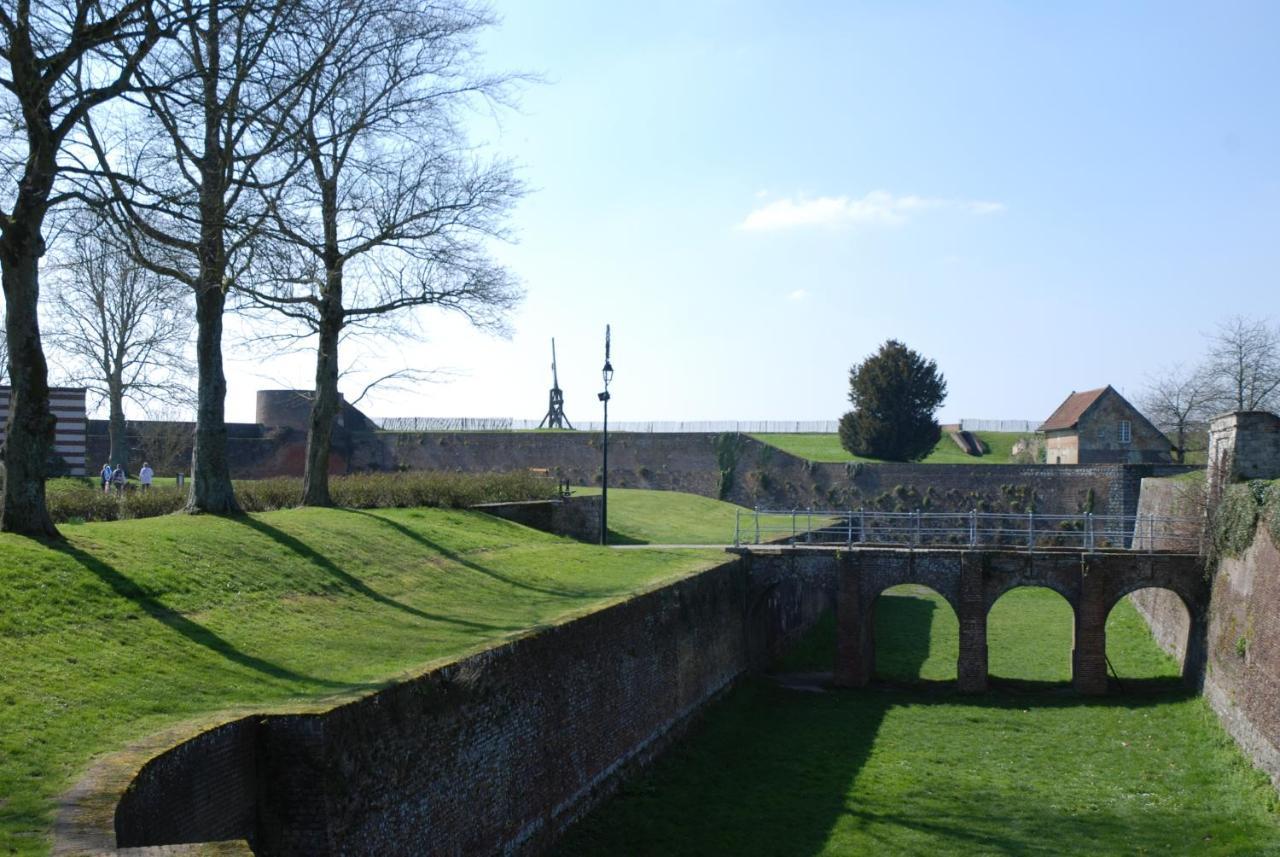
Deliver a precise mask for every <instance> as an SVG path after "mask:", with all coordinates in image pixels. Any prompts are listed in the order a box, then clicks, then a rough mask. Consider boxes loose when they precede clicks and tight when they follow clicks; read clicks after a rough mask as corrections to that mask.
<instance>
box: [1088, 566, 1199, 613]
mask: <svg viewBox="0 0 1280 857" xmlns="http://www.w3.org/2000/svg"><path fill="white" fill-rule="evenodd" d="M1142 589H1163V590H1165V591H1166V592H1172V593H1173V594H1174V595H1176V596H1178V600H1179V601H1181V602H1182V606H1183V607H1185V608H1187V616H1188V617H1190V618H1191V620H1192V621H1193V622H1194V621H1195V620H1196V619H1197V618H1199V617H1201V616H1204V615H1206V614H1207V612H1208V609H1209V584H1208V582H1206V581H1205V579H1204V576H1203V575H1196V576H1194V577H1193V578H1192V579H1190V580H1183V579H1179V578H1178V577H1165V578H1164V579H1152V578H1145V577H1130V578H1125V579H1121V580H1117V581H1115V582H1114V583H1113V584H1112V585H1111V586H1109V587H1107V596H1106V599H1105V601H1104V603H1105V604H1106V608H1107V615H1110V614H1111V611H1112V609H1114V608H1115V606H1116V605H1117V604H1119V603H1120V600H1121V599H1123V598H1125V597H1127V596H1129V595H1132V594H1133V593H1135V592H1137V591H1139V590H1142Z"/></svg>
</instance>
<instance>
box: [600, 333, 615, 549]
mask: <svg viewBox="0 0 1280 857" xmlns="http://www.w3.org/2000/svg"><path fill="white" fill-rule="evenodd" d="M600 374H601V375H602V376H603V378H604V392H603V393H600V394H599V395H598V398H599V399H600V401H601V402H603V403H604V443H603V444H602V448H603V450H604V464H603V467H602V470H601V472H600V544H602V545H607V544H608V543H609V382H610V381H612V380H613V364H612V363H610V362H609V325H607V324H606V325H605V326H604V369H603V370H601V373H600Z"/></svg>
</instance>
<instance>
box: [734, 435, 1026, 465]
mask: <svg viewBox="0 0 1280 857" xmlns="http://www.w3.org/2000/svg"><path fill="white" fill-rule="evenodd" d="M974 435H976V436H977V437H978V439H979V440H981V441H982V442H983V443H985V444H986V445H987V449H988V450H989V452H988V453H987V454H986V455H983V456H976V457H975V456H972V455H966V454H965V452H964V450H962V449H960V447H958V446H956V442H955V441H954V440H952V439H951V438H950V437H948V436H947V435H945V434H944V435H943V436H942V439H941V440H939V441H938V443H937V445H936V446H934V448H933V452H930V453H929V454H928V455H926V456H925V457H924V458H923V459H921V463H922V464H1012V463H1013V445H1014V444H1015V443H1017V442H1018V440H1019V439H1020V438H1022V437H1025V436H1026V435H1023V434H1019V433H1017V432H1000V431H976V432H974ZM751 436H752V437H754V438H755V439H756V440H759V441H763V442H764V443H767V444H769V445H771V446H776V447H778V449H781V450H783V451H784V452H789V453H791V454H792V455H797V456H799V457H800V458H807V459H809V460H810V461H834V462H845V461H861V462H865V463H869V464H874V463H875V462H876V461H878V459H875V458H864V457H862V456H859V455H854V454H852V453H850V452H849V451H848V450H846V449H845V448H844V447H843V446H841V445H840V435H838V434H753V435H751Z"/></svg>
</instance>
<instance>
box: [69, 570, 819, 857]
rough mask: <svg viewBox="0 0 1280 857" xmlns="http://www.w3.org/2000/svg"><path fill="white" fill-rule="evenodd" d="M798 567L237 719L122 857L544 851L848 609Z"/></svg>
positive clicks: (137, 784) (686, 582) (133, 795)
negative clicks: (825, 615)
mask: <svg viewBox="0 0 1280 857" xmlns="http://www.w3.org/2000/svg"><path fill="white" fill-rule="evenodd" d="M793 572H794V573H791V574H789V575H787V576H786V577H787V578H788V579H786V580H783V579H779V578H778V577H777V576H776V575H774V574H765V573H764V572H758V571H753V569H752V564H751V560H750V559H749V558H739V559H735V560H732V561H729V562H726V563H724V564H722V565H720V566H717V567H715V568H712V569H710V570H708V571H705V572H702V573H699V574H696V575H693V576H691V577H689V578H685V579H683V580H680V581H677V582H675V583H672V584H669V585H666V586H662V587H659V588H657V589H655V590H652V591H650V592H647V593H644V594H641V595H638V596H636V597H633V598H631V599H628V600H627V601H624V602H622V603H619V604H616V605H613V606H610V607H607V608H605V609H603V610H600V611H598V612H596V613H592V614H590V615H587V616H583V617H581V618H578V619H575V620H572V621H570V622H567V623H565V624H563V625H559V626H555V627H551V628H547V629H545V630H540V631H538V632H536V633H533V634H530V635H528V636H525V637H522V638H520V639H517V640H515V641H513V642H510V643H507V644H505V645H502V646H498V647H495V648H493V649H490V650H488V651H485V652H482V653H480V654H477V655H473V656H471V657H468V658H465V659H463V660H460V661H458V662H455V663H453V664H449V665H447V666H444V667H441V668H439V669H434V670H431V671H430V672H427V673H425V674H423V675H421V676H419V677H418V678H415V679H412V680H410V681H407V682H404V683H401V684H397V685H395V686H393V687H391V688H388V689H386V690H383V691H380V692H378V693H375V694H372V695H370V696H367V697H364V698H362V699H359V700H356V701H354V702H350V703H348V704H344V705H341V706H338V707H336V708H334V709H332V710H329V711H326V712H322V713H319V714H306V715H281V716H266V717H248V718H244V719H242V720H237V721H234V722H232V723H228V724H224V725H222V726H220V727H217V728H215V729H212V730H210V731H208V732H206V733H204V734H202V735H200V736H198V737H196V738H194V739H192V740H190V741H186V742H184V743H182V744H180V745H178V746H177V747H174V748H172V749H171V750H168V751H167V752H164V753H161V754H160V755H158V756H156V757H155V758H153V759H152V760H151V761H149V762H147V763H146V764H145V765H144V766H143V767H142V769H141V770H140V771H139V773H138V775H137V776H136V777H135V779H134V780H133V783H132V784H131V785H130V786H129V788H128V789H127V791H125V793H124V794H123V796H122V797H121V798H120V802H119V804H118V806H117V809H116V813H115V829H116V833H117V835H118V841H117V842H116V843H114V844H115V845H116V846H117V847H128V846H142V845H155V844H166V843H176V842H197V841H207V840H210V839H213V838H222V839H247V840H249V841H250V842H251V843H252V845H253V847H254V849H255V851H257V852H258V853H271V854H306V855H324V854H334V853H343V854H387V853H415V854H419V853H420V854H428V853H429V854H495V853H538V852H540V851H542V850H545V848H546V846H547V845H549V844H550V843H551V842H552V841H553V840H554V839H555V837H556V836H557V835H558V834H559V832H560V831H562V830H563V829H564V827H565V826H566V825H568V824H569V823H570V822H572V821H573V820H574V819H576V818H578V817H579V816H581V815H582V814H583V813H584V812H586V811H588V810H589V809H590V808H591V807H593V806H594V805H596V804H597V803H598V802H599V801H600V800H601V799H603V798H604V797H606V796H607V795H608V794H609V793H610V792H611V791H612V790H613V789H614V788H615V787H616V785H617V783H618V782H619V778H620V777H621V776H622V775H623V774H624V773H625V772H626V771H628V770H630V769H631V768H632V767H633V766H634V765H637V764H641V763H643V762H645V761H646V760H648V759H649V758H651V757H652V756H653V755H654V754H655V753H657V752H658V751H659V750H660V749H661V748H663V747H664V746H666V745H667V744H668V742H670V741H671V740H672V739H673V738H674V737H675V736H676V735H678V734H679V733H680V731H681V729H682V727H683V726H684V725H685V724H686V723H687V722H688V720H689V718H690V717H691V716H692V715H694V714H695V713H696V712H697V711H698V710H699V709H700V708H702V707H703V706H704V705H706V704H707V702H708V701H710V700H712V699H713V698H715V697H716V696H717V695H718V694H720V693H721V692H722V691H723V690H724V689H725V688H727V687H728V686H729V685H730V684H731V683H732V682H733V681H734V680H735V679H736V678H737V677H738V676H740V675H741V674H742V673H743V672H744V671H745V670H748V669H750V668H752V667H756V666H760V665H762V664H764V663H766V662H767V661H768V660H769V659H770V658H771V657H773V656H774V655H775V654H776V653H777V652H778V651H779V650H780V648H781V647H782V646H784V645H786V644H787V643H788V642H789V641H790V640H792V639H794V638H795V636H796V635H797V634H799V633H800V632H802V631H803V630H804V629H806V628H807V627H809V626H810V625H811V624H812V623H813V622H814V621H815V620H816V619H817V617H818V615H819V614H820V613H821V612H822V611H823V610H825V609H827V608H829V607H830V606H831V605H832V604H833V601H834V591H835V579H834V574H832V573H830V571H829V570H825V569H823V568H822V567H821V566H820V565H816V564H809V565H806V564H804V563H801V565H800V566H798V567H797V568H796V569H794V570H793ZM90 802H92V801H90Z"/></svg>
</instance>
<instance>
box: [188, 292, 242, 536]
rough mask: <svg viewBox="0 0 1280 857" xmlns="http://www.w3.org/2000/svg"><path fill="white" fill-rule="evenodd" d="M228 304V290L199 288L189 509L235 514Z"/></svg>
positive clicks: (236, 505) (237, 507) (238, 509)
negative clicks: (225, 328)
mask: <svg viewBox="0 0 1280 857" xmlns="http://www.w3.org/2000/svg"><path fill="white" fill-rule="evenodd" d="M220 279H221V278H220V277H219V278H218V280H220ZM207 282H208V281H207V280H206V283H207ZM215 282H217V281H216V280H215ZM225 303H226V294H225V293H224V292H223V291H222V289H221V287H220V286H219V285H214V286H212V287H210V286H209V285H205V286H204V288H201V289H200V290H199V291H197V292H196V367H197V371H198V375H199V380H198V383H197V398H196V436H195V447H194V448H193V449H192V451H191V493H190V494H189V495H188V496H187V511H188V512H212V513H214V514H235V513H237V512H239V511H240V506H239V504H237V503H236V498H235V492H234V490H233V489H232V487H231V469H230V465H229V463H228V462H227V423H226V398H227V378H226V375H224V374H223V372H222V310H223V306H224V304H225Z"/></svg>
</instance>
